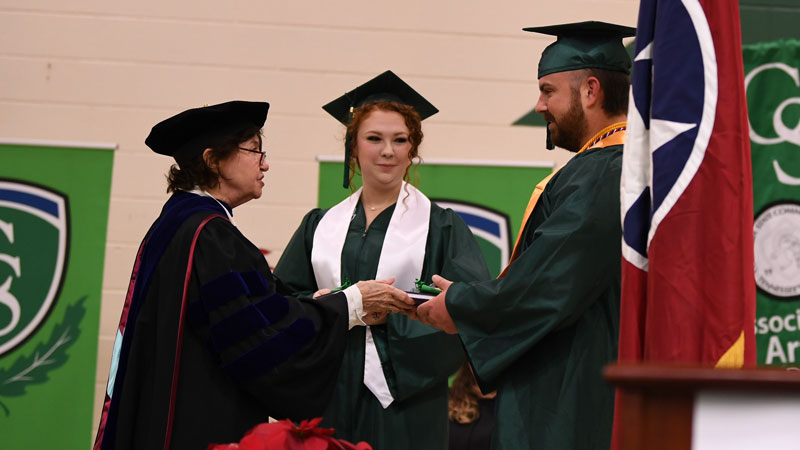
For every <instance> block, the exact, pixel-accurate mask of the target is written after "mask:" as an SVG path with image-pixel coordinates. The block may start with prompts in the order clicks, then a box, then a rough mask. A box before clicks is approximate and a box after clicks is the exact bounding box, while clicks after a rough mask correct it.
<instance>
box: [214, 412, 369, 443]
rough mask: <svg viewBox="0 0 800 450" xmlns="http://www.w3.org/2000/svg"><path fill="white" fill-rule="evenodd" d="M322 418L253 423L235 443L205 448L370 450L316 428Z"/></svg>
mask: <svg viewBox="0 0 800 450" xmlns="http://www.w3.org/2000/svg"><path fill="white" fill-rule="evenodd" d="M320 422H322V417H317V418H316V419H311V420H304V421H302V422H300V425H295V424H294V423H292V421H291V420H281V421H278V422H272V423H262V424H261V425H256V426H255V427H254V428H253V429H252V430H250V431H248V432H247V434H245V436H244V438H242V440H241V442H239V443H238V444H211V445H209V446H208V448H207V449H206V450H372V447H371V446H370V445H369V444H367V443H366V442H359V443H358V444H352V443H350V442H347V441H345V440H341V439H336V438H334V437H333V428H317V425H319V423H320Z"/></svg>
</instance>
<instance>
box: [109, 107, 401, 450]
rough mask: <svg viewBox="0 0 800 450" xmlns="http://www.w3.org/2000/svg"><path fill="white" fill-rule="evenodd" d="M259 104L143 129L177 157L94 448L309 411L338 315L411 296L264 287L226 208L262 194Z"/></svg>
mask: <svg viewBox="0 0 800 450" xmlns="http://www.w3.org/2000/svg"><path fill="white" fill-rule="evenodd" d="M268 108H269V105H268V104H267V103H260V102H243V101H234V102H228V103H223V104H220V105H213V106H208V107H203V108H196V109H190V110H187V111H184V112H182V113H180V114H178V115H176V116H173V117H171V118H169V119H166V120H164V121H163V122H161V123H159V124H157V125H156V126H154V127H153V129H152V131H151V133H150V135H149V136H148V138H147V140H146V141H145V143H146V144H147V145H148V146H149V147H150V148H151V149H152V150H154V151H155V152H156V153H160V154H165V155H170V156H172V157H174V158H175V161H176V162H177V164H175V165H173V166H172V168H171V169H170V171H169V175H168V177H167V178H168V183H169V186H168V189H167V190H168V192H171V193H172V196H171V197H170V198H169V200H167V202H166V204H165V205H164V207H163V209H162V211H161V215H160V216H159V217H158V219H157V220H156V221H155V223H153V225H152V226H151V227H150V230H149V231H148V232H147V234H146V235H145V238H144V240H143V241H142V244H141V245H140V247H139V251H138V254H137V257H136V261H135V263H134V268H133V274H132V276H131V282H130V287H129V289H128V294H127V296H126V300H125V306H124V308H123V313H122V318H121V320H120V325H119V329H118V333H117V340H116V342H115V345H114V359H113V361H112V363H111V373H110V374H109V383H108V389H107V394H106V400H105V402H104V405H103V413H102V416H101V423H100V427H99V430H98V434H97V439H96V442H95V446H94V448H95V449H96V450H98V449H156V448H158V449H169V448H174V449H204V448H206V447H207V446H208V445H209V444H210V443H216V442H232V441H238V440H239V439H240V438H241V437H242V435H243V434H244V433H245V432H246V431H247V430H249V429H250V428H251V427H253V426H255V425H257V424H258V423H261V422H266V421H267V420H268V419H269V417H270V416H272V417H275V418H286V417H288V418H292V419H294V420H300V419H304V418H310V417H313V416H317V415H319V414H321V413H322V411H323V408H324V406H325V405H326V404H327V400H328V398H329V397H330V395H331V392H332V388H333V387H334V382H335V379H336V374H337V373H338V369H339V364H340V361H341V359H342V354H343V352H344V347H345V343H346V338H347V335H346V333H347V330H348V327H349V326H353V325H354V324H356V323H357V322H358V320H357V319H358V318H360V317H361V315H362V314H363V311H367V312H370V313H371V312H379V313H380V312H388V311H391V312H394V311H397V310H402V309H407V308H410V307H411V305H413V302H412V301H411V299H409V298H408V297H407V296H406V295H405V293H403V292H402V291H400V290H398V289H396V288H393V287H391V286H388V285H387V284H381V283H377V282H374V281H373V282H369V283H361V284H359V285H358V286H353V287H351V288H350V289H348V290H346V291H345V292H342V293H338V294H335V295H330V296H327V297H326V298H325V299H324V300H317V301H313V300H310V299H309V300H301V299H296V298H291V297H285V296H284V295H282V293H280V292H277V291H276V286H277V284H278V283H276V281H275V278H274V276H273V275H272V273H271V272H270V269H269V266H268V265H267V262H266V260H265V259H264V257H263V256H262V254H261V252H260V251H259V250H258V248H256V247H255V246H254V245H253V244H252V243H251V242H250V241H249V240H248V239H247V238H246V237H244V236H243V235H242V233H241V232H239V230H238V229H237V228H236V225H235V223H234V220H233V209H234V208H235V207H237V206H239V205H241V204H243V203H245V202H247V201H250V200H252V199H255V198H259V197H260V196H261V193H262V189H263V186H264V182H263V178H264V172H266V171H267V170H268V169H269V165H268V164H267V162H266V158H265V152H264V151H263V150H262V141H261V127H262V126H263V125H264V122H265V120H266V117H267V110H268ZM384 301H385V303H384ZM362 310H363V311H362Z"/></svg>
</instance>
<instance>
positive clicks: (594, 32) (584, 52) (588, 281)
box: [417, 22, 635, 450]
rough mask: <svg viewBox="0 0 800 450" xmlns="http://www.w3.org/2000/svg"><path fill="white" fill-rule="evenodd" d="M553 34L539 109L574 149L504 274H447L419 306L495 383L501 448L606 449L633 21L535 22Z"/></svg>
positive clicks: (562, 143) (545, 190)
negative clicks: (626, 43)
mask: <svg viewBox="0 0 800 450" xmlns="http://www.w3.org/2000/svg"><path fill="white" fill-rule="evenodd" d="M525 30H526V31H534V32H538V33H544V34H550V35H555V36H558V40H557V41H556V42H555V43H553V44H551V45H550V46H548V47H547V48H546V49H545V50H544V52H543V53H542V58H541V60H540V62H539V91H540V96H539V101H538V103H537V104H536V111H537V112H539V113H540V114H542V115H543V116H544V118H545V119H546V120H547V121H548V122H549V123H548V128H547V130H548V147H551V146H552V145H551V144H550V142H549V141H550V140H551V139H552V144H555V145H557V146H559V147H562V148H564V149H566V150H569V151H571V152H575V153H577V154H576V155H575V156H574V157H573V158H572V159H571V160H570V161H569V162H568V163H567V164H566V165H565V166H564V167H563V168H562V169H561V170H560V171H558V172H557V173H555V174H553V175H551V176H550V177H548V179H545V180H544V181H543V182H542V183H540V184H539V186H537V189H536V190H535V191H534V195H533V197H532V199H531V203H530V204H529V206H528V211H527V213H526V219H525V222H524V228H523V230H522V232H521V233H520V235H519V237H518V239H517V245H516V247H515V249H514V253H513V255H512V262H511V263H510V264H509V266H508V267H507V268H506V270H505V271H504V272H503V274H502V275H501V277H500V278H498V279H497V280H491V281H483V282H477V281H475V282H468V283H463V282H456V283H451V282H450V281H448V280H445V279H443V278H441V277H437V276H434V282H435V283H436V284H437V285H438V286H439V287H440V288H442V289H443V292H442V293H441V294H440V295H438V296H437V297H435V298H433V299H431V300H429V301H428V302H427V303H425V304H423V305H421V306H420V307H419V308H418V309H417V314H418V317H419V318H420V320H422V321H423V322H425V323H428V324H430V325H433V326H435V327H437V328H440V329H442V330H444V331H447V332H450V333H459V335H460V337H461V340H462V343H463V344H464V348H465V350H466V352H467V355H468V357H469V360H470V362H471V364H472V367H473V369H474V371H475V376H476V378H477V380H478V384H479V385H480V388H481V390H482V391H483V392H490V391H492V390H495V389H497V400H496V411H497V413H496V428H495V433H494V437H493V443H492V448H493V449H534V448H535V449H559V450H563V449H603V448H609V446H610V441H611V424H612V420H613V412H614V390H613V388H612V387H611V386H609V385H607V384H606V383H605V382H604V381H603V379H602V376H601V369H602V368H603V366H604V365H605V364H607V363H609V362H612V361H614V360H616V358H617V337H618V333H619V295H620V254H621V226H620V195H619V181H620V170H621V163H622V144H623V142H624V136H625V117H626V111H627V106H628V99H627V97H628V87H629V77H628V75H629V71H630V67H631V61H630V58H629V57H628V54H627V52H626V51H625V48H624V47H623V45H622V38H623V37H626V36H632V35H633V34H634V33H635V30H634V29H632V28H628V27H622V26H618V25H611V24H606V23H601V22H583V23H577V24H566V25H556V26H551V27H538V28H526V29H525Z"/></svg>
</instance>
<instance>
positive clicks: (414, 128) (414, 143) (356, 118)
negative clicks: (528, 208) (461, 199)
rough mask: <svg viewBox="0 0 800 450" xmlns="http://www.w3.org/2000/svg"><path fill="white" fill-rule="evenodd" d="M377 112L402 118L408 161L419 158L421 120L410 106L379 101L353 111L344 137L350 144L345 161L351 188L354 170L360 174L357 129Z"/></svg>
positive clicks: (407, 176) (406, 175)
mask: <svg viewBox="0 0 800 450" xmlns="http://www.w3.org/2000/svg"><path fill="white" fill-rule="evenodd" d="M377 110H380V111H393V112H396V113H399V114H400V115H401V116H403V119H404V121H405V124H406V127H407V128H408V142H409V143H410V144H411V150H410V151H409V152H408V161H409V162H413V161H414V158H416V157H418V156H419V145H420V144H421V143H422V138H423V134H422V119H420V117H419V114H417V112H416V111H415V110H414V108H413V107H412V106H409V105H404V104H402V103H397V102H391V101H386V100H380V101H377V102H372V103H367V104H366V105H364V106H361V107H359V108H356V109H355V111H353V120H351V121H350V124H349V125H347V134H346V135H345V142H347V141H348V140H349V142H350V161H347V164H349V165H350V186H351V187H352V186H353V183H352V181H353V175H354V174H355V172H356V170H358V172H359V173H361V170H360V167H359V166H358V150H357V148H356V147H357V145H356V143H357V139H356V138H357V137H358V129H359V128H360V127H361V124H362V123H363V122H364V119H366V118H367V117H368V116H369V115H370V113H372V112H373V111H377ZM403 179H404V180H405V181H406V182H408V181H409V180H410V176H409V174H408V169H406V174H405V175H404V176H403Z"/></svg>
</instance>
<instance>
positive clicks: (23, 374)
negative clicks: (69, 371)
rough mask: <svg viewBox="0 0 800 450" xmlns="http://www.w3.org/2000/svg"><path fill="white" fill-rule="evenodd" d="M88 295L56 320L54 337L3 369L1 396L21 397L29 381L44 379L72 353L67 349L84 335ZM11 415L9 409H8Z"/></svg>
mask: <svg viewBox="0 0 800 450" xmlns="http://www.w3.org/2000/svg"><path fill="white" fill-rule="evenodd" d="M86 298H87V297H86V296H84V297H82V298H80V299H79V300H78V301H77V302H76V303H74V304H72V305H69V306H67V309H66V311H65V312H64V317H63V318H62V320H61V322H60V323H58V324H56V326H55V327H54V328H53V331H52V333H51V334H50V339H49V340H48V341H46V342H42V343H40V344H39V345H37V346H36V349H35V350H34V352H33V354H31V355H27V356H21V357H19V358H18V359H17V360H16V361H14V363H13V364H12V365H11V367H9V368H7V369H0V397H18V396H20V395H23V394H24V393H25V388H26V387H27V386H28V385H29V384H40V383H44V382H45V381H47V380H48V379H49V376H48V373H49V372H50V371H51V370H53V369H56V368H58V367H61V366H63V365H64V363H66V362H67V360H68V359H69V356H68V355H67V349H68V348H69V347H70V346H71V345H72V344H73V343H74V342H75V341H76V340H77V339H78V336H80V323H81V320H82V319H83V316H84V315H85V314H86V308H85V307H84V306H83V303H84V301H85V300H86ZM6 415H8V411H6Z"/></svg>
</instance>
